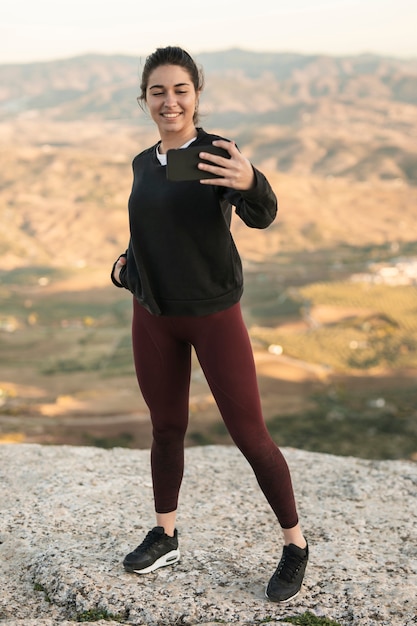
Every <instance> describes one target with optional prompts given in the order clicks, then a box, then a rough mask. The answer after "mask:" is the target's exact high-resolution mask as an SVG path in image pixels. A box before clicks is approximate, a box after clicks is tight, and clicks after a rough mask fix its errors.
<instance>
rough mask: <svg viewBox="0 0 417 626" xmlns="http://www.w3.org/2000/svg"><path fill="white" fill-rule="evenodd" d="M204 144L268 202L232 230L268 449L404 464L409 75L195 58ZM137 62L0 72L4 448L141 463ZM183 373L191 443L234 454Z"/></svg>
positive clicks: (413, 295)
mask: <svg viewBox="0 0 417 626" xmlns="http://www.w3.org/2000/svg"><path fill="white" fill-rule="evenodd" d="M197 60H198V61H199V62H200V63H201V65H202V66H203V67H204V70H205V77H206V88H205V91H204V93H203V96H202V101H201V105H200V110H201V117H202V126H203V127H204V128H205V129H206V130H208V131H213V132H219V133H221V134H223V135H225V136H226V137H229V138H232V139H234V140H235V141H236V142H237V144H238V145H239V147H240V149H241V150H242V152H243V153H244V154H245V155H246V156H248V157H249V158H250V159H251V160H252V162H253V163H254V164H255V165H256V166H257V167H258V168H259V169H261V170H262V171H263V172H264V173H265V174H266V175H267V176H268V178H269V180H270V182H271V184H272V185H273V187H274V189H275V191H276V193H277V196H278V198H279V202H280V211H279V217H278V219H277V220H276V222H275V223H274V224H273V225H272V226H271V227H270V228H269V229H267V230H266V231H259V232H258V231H253V230H250V229H248V228H247V227H245V226H244V225H243V224H242V223H239V221H238V220H234V224H233V233H234V236H235V239H236V242H237V245H238V247H239V249H240V252H241V255H242V258H243V261H244V266H245V270H246V289H245V294H244V298H243V301H242V304H243V309H244V314H245V319H246V321H247V324H248V328H249V331H250V335H251V339H252V342H253V346H254V351H255V358H256V363H257V369H258V375H259V385H260V390H261V394H262V402H263V407H264V412H265V417H266V419H267V421H268V425H269V428H270V430H271V432H272V434H273V436H274V438H275V440H276V441H277V442H278V443H279V444H280V445H283V446H294V447H299V448H305V449H309V450H317V451H321V452H329V453H334V454H346V455H353V456H362V457H365V458H408V459H414V460H417V385H416V373H417V288H416V287H417V228H416V217H417V149H416V146H417V60H416V59H414V60H413V59H411V60H399V59H395V60H394V59H389V58H383V57H377V56H371V55H369V56H358V57H327V56H306V55H297V54H273V53H270V54H266V53H254V52H247V51H243V50H229V51H224V52H219V53H210V54H208V53H207V54H201V55H199V56H198V57H197ZM140 72H141V65H140V60H138V59H136V58H132V57H124V56H94V55H91V56H85V57H77V58H73V59H66V60H58V61H54V62H50V63H33V64H27V65H3V66H1V65H0V159H1V169H0V252H1V259H2V264H1V269H0V302H1V308H0V441H7V442H16V441H19V442H21V441H24V442H41V443H69V444H74V445H101V446H106V447H109V446H114V445H119V446H120V445H121V446H129V447H142V448H147V447H149V445H150V441H151V439H150V437H151V433H150V426H149V417H148V412H147V408H146V406H145V404H144V403H143V400H142V398H141V396H140V393H139V391H138V389H137V383H136V379H135V376H134V372H133V363H132V354H131V348H130V312H131V298H130V296H129V294H128V293H127V292H126V291H124V290H118V289H116V288H115V287H113V285H112V284H111V283H110V280H109V274H110V269H111V266H112V264H113V261H114V260H115V259H116V258H117V256H118V255H119V254H120V252H122V251H124V250H125V248H126V245H127V241H128V222H127V199H128V196H129V192H130V186H131V161H132V159H133V157H134V156H135V155H136V154H137V153H138V152H139V151H140V150H142V149H143V148H145V147H148V146H149V145H151V144H152V143H154V142H155V141H157V139H158V138H157V135H156V133H155V129H154V127H153V123H152V121H151V120H150V118H149V117H148V116H147V115H146V114H145V113H144V112H143V111H141V110H140V109H139V108H138V106H137V104H136V96H137V95H138V81H139V75H140ZM229 442H230V439H229V437H228V435H227V433H226V432H225V430H224V427H223V425H222V422H221V418H220V417H219V414H218V411H217V408H216V406H215V404H214V402H213V400H212V397H211V394H210V392H209V390H208V387H207V385H206V383H205V380H204V377H203V375H202V373H201V371H200V369H199V367H198V364H197V363H194V367H193V376H192V387H191V401H190V426H189V432H188V437H187V444H188V445H195V444H209V443H229Z"/></svg>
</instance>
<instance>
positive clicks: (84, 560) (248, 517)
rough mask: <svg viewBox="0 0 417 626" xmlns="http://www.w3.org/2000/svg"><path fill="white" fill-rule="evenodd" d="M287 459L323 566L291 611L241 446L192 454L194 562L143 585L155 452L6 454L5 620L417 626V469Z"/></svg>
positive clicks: (0, 615)
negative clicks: (138, 567)
mask: <svg viewBox="0 0 417 626" xmlns="http://www.w3.org/2000/svg"><path fill="white" fill-rule="evenodd" d="M283 452H284V453H285V455H286V457H287V459H288V462H289V464H290V468H291V471H292V475H293V480H294V484H295V490H296V494H297V498H298V502H299V512H300V517H301V519H302V523H303V526H304V530H305V534H306V535H307V537H308V539H309V543H310V549H311V560H310V563H309V566H308V569H307V575H306V580H305V584H304V587H303V591H302V594H301V595H300V596H299V597H298V598H297V599H296V600H294V601H293V603H290V604H289V605H288V606H277V605H276V604H273V603H270V602H269V601H267V600H266V599H265V597H264V588H265V584H266V582H267V581H268V579H269V577H270V575H271V574H272V572H273V571H274V569H275V567H276V564H277V561H278V559H279V557H280V552H281V545H280V544H281V540H280V534H279V532H278V530H277V528H276V522H275V520H274V517H273V515H272V513H271V512H270V510H269V507H268V505H267V503H266V502H265V501H264V499H263V496H262V494H261V493H260V491H259V489H258V486H257V483H256V481H255V479H254V477H253V475H252V472H251V469H250V468H249V466H248V465H247V463H246V461H245V460H244V459H243V458H242V457H241V455H240V453H239V452H238V451H237V450H236V449H235V448H234V447H227V446H209V447H195V448H187V450H186V473H185V477H184V483H183V489H182V492H181V507H180V508H181V514H180V517H179V523H178V528H179V533H180V547H181V552H182V558H181V561H180V563H178V564H177V565H176V566H174V567H172V568H164V569H160V570H158V571H157V572H155V573H153V574H150V575H147V576H143V577H140V576H136V575H131V574H128V573H125V572H124V570H123V568H122V567H121V561H122V559H123V556H124V555H125V553H126V552H128V551H130V550H131V549H132V548H134V547H135V546H136V545H137V544H138V543H139V542H140V541H141V540H142V538H143V536H144V534H145V533H146V532H147V530H148V529H149V528H150V527H151V526H152V525H153V524H154V520H153V515H152V487H151V482H150V474H149V452H148V451H147V450H126V449H120V448H119V449H116V448H115V449H112V450H102V449H98V448H93V447H71V446H41V445H37V444H18V445H2V446H0V502H1V510H2V515H1V518H2V526H1V529H0V541H1V544H0V557H1V561H2V573H1V578H2V583H1V588H2V593H1V597H0V621H1V622H2V623H4V624H5V625H7V626H20V625H21V626H32V625H33V626H35V625H36V626H51V625H53V624H62V625H66V624H68V625H70V624H75V623H77V622H81V621H95V622H96V623H97V624H103V626H104V625H105V624H114V625H116V624H118V623H125V624H131V625H135V626H145V625H146V626H175V625H178V626H179V625H183V626H191V625H193V626H194V625H203V624H204V625H206V626H207V625H208V624H218V623H222V624H247V625H252V626H253V625H258V624H265V623H269V624H285V620H286V618H288V617H290V616H295V615H301V614H303V613H305V612H307V611H309V612H310V613H312V614H313V615H316V616H317V617H327V618H328V619H331V620H334V621H335V622H336V623H338V624H340V625H341V626H347V625H354V626H413V625H415V624H417V616H416V615H417V600H416V588H417V532H416V531H417V499H416V493H417V465H416V464H414V463H411V462H402V461H365V460H359V459H355V458H346V457H336V456H331V455H324V454H317V453H311V452H305V451H299V450H294V449H288V448H287V449H284V450H283Z"/></svg>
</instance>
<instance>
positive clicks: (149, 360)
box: [132, 301, 191, 422]
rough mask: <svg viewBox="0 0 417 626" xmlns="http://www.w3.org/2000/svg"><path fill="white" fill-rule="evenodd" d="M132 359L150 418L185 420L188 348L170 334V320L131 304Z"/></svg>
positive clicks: (188, 370) (188, 373) (187, 388)
mask: <svg viewBox="0 0 417 626" xmlns="http://www.w3.org/2000/svg"><path fill="white" fill-rule="evenodd" d="M132 345H133V356H134V363H135V369H136V375H137V379H138V383H139V386H140V389H141V392H142V395H143V398H144V400H145V402H146V403H147V405H148V407H149V409H150V411H151V416H152V419H154V417H155V416H158V419H163V420H164V422H166V421H169V420H174V421H178V419H181V420H184V419H187V418H188V395H189V387H190V373H191V347H190V345H189V343H187V342H184V341H181V340H179V339H177V338H176V337H175V335H174V334H173V333H172V332H171V324H170V319H169V318H166V317H161V316H155V315H152V314H150V313H149V312H148V311H146V309H144V308H143V307H142V306H141V305H140V304H139V303H138V302H136V301H134V309H133V320H132Z"/></svg>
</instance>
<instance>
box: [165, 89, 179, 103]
mask: <svg viewBox="0 0 417 626" xmlns="http://www.w3.org/2000/svg"><path fill="white" fill-rule="evenodd" d="M176 103H177V95H176V93H175V91H167V93H166V96H165V104H166V106H169V107H172V106H174V105H175V104H176Z"/></svg>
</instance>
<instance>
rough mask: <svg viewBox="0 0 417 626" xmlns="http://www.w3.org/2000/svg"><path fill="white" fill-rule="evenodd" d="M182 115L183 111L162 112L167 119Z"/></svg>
mask: <svg viewBox="0 0 417 626" xmlns="http://www.w3.org/2000/svg"><path fill="white" fill-rule="evenodd" d="M180 115H181V113H162V117H165V118H167V119H175V118H176V117H179V116H180Z"/></svg>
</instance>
